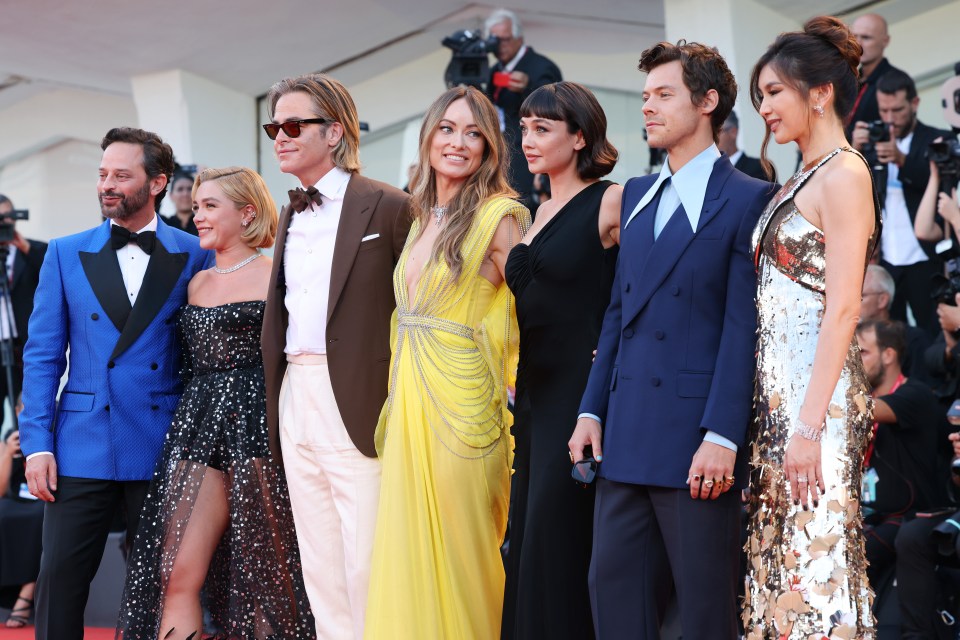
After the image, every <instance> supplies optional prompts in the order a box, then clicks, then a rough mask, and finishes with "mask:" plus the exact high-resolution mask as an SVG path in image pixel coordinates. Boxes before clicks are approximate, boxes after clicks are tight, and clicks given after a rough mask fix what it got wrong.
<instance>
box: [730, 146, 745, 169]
mask: <svg viewBox="0 0 960 640" xmlns="http://www.w3.org/2000/svg"><path fill="white" fill-rule="evenodd" d="M742 157H743V149H737V152H736V153H734V154H733V155H732V156H730V164H732V165H733V166H737V163H738V162H740V158H742Z"/></svg>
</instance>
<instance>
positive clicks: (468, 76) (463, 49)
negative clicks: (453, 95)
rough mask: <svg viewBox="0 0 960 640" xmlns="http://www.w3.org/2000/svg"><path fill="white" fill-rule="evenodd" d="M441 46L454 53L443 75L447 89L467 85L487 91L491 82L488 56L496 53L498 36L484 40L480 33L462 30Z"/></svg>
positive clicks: (446, 39) (450, 36)
mask: <svg viewBox="0 0 960 640" xmlns="http://www.w3.org/2000/svg"><path fill="white" fill-rule="evenodd" d="M440 44H442V45H443V46H445V47H446V48H448V49H450V50H451V51H453V57H452V58H451V59H450V64H448V65H447V69H446V71H444V73H443V80H444V82H446V83H447V88H448V89H449V88H450V87H456V86H459V85H466V86H470V87H476V88H477V89H480V90H481V91H485V90H486V86H487V83H489V82H490V62H489V59H488V58H487V55H488V54H491V53H496V51H497V47H498V46H499V45H500V39H499V38H497V37H496V36H490V37H488V38H486V39H484V37H483V34H481V33H480V32H479V31H471V30H469V29H462V30H460V31H457V32H455V33H453V34H452V35H449V36H447V37H446V38H444V39H443V40H441V41H440Z"/></svg>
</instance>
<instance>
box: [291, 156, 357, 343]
mask: <svg viewBox="0 0 960 640" xmlns="http://www.w3.org/2000/svg"><path fill="white" fill-rule="evenodd" d="M349 183H350V174H349V173H348V172H346V171H344V170H343V169H340V168H339V167H334V168H333V169H331V170H330V171H328V172H327V173H326V175H324V176H323V177H322V178H320V180H319V181H318V182H317V184H316V185H314V186H315V187H316V188H317V191H319V192H320V196H321V198H322V203H321V204H320V205H317V204H316V203H315V202H311V203H310V207H309V208H307V209H305V210H304V211H302V212H301V213H297V212H295V211H294V212H291V220H290V228H289V229H288V231H287V241H286V244H285V245H284V248H283V273H284V277H285V278H286V282H287V293H286V295H285V296H284V299H283V302H284V305H286V307H287V313H288V314H289V322H288V323H287V345H286V347H285V348H284V351H285V352H286V353H287V354H289V355H307V354H325V353H326V352H327V306H328V305H329V298H330V270H331V268H332V266H333V248H334V245H335V244H336V241H337V228H338V227H339V226H340V212H341V211H342V210H343V197H344V195H345V194H346V192H347V185H348V184H349Z"/></svg>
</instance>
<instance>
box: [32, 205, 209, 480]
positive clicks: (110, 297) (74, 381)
mask: <svg viewBox="0 0 960 640" xmlns="http://www.w3.org/2000/svg"><path fill="white" fill-rule="evenodd" d="M207 260H208V252H207V251H204V250H202V249H200V243H199V240H198V239H197V238H195V237H194V236H191V235H189V234H186V233H184V232H182V231H179V230H177V229H173V228H171V227H170V226H168V225H166V224H163V223H162V222H161V223H160V224H158V225H157V245H156V248H155V249H154V252H153V254H151V256H150V262H149V265H148V267H147V271H146V274H145V275H144V278H143V285H142V286H141V288H140V293H139V294H138V295H137V301H136V304H134V305H133V306H132V307H131V305H130V302H129V300H128V297H127V293H126V288H125V287H124V284H123V276H122V274H121V272H120V265H119V263H118V262H117V254H116V251H114V250H113V249H112V248H111V246H110V222H109V221H106V222H104V223H103V224H101V225H100V226H99V227H96V228H94V229H90V230H88V231H84V232H82V233H78V234H76V235H72V236H67V237H65V238H59V239H57V240H54V241H53V242H51V243H50V246H49V248H48V249H47V255H46V259H45V260H44V262H43V267H42V268H41V269H40V285H39V286H38V288H37V293H36V298H35V304H34V311H33V314H32V315H31V316H30V337H29V339H28V340H27V344H26V347H25V349H24V354H23V361H24V385H23V413H22V414H21V415H20V434H21V435H20V437H21V446H22V449H23V452H24V454H25V455H30V454H32V453H36V452H38V451H51V452H53V454H54V455H55V456H56V461H57V471H58V473H59V475H63V476H71V477H79V478H95V479H101V480H149V479H150V478H151V477H152V475H153V470H154V466H155V465H156V462H157V457H158V455H159V453H160V448H161V445H162V443H163V438H164V435H165V434H166V432H167V430H168V429H169V427H170V422H171V419H172V417H173V411H174V408H175V407H176V405H177V401H178V400H179V398H180V393H181V390H182V388H181V384H180V379H179V372H178V368H179V346H178V342H177V336H176V315H177V311H178V310H179V309H180V307H181V306H182V305H183V304H184V303H185V302H186V298H187V283H188V282H189V281H190V279H191V278H192V277H193V275H194V274H195V273H197V271H199V270H201V269H202V268H203V267H204V266H205V264H206V262H207ZM68 348H69V364H70V374H69V376H68V379H67V383H66V385H65V386H64V388H63V392H62V393H61V394H60V402H59V406H58V404H57V402H56V398H57V391H58V389H59V388H60V378H61V376H62V375H63V372H64V369H65V368H66V365H67V349H68Z"/></svg>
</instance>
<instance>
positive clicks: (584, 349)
mask: <svg viewBox="0 0 960 640" xmlns="http://www.w3.org/2000/svg"><path fill="white" fill-rule="evenodd" d="M520 116H521V121H520V131H521V134H522V136H523V151H524V155H525V156H526V158H527V164H528V166H529V168H530V171H531V173H534V174H546V175H547V176H549V178H550V185H551V191H552V198H551V199H550V200H548V201H547V202H545V203H543V204H541V205H540V208H539V209H538V210H537V217H536V220H535V221H534V223H533V226H532V227H531V228H530V230H529V231H528V232H527V234H526V236H524V238H523V240H522V242H521V243H520V244H518V245H517V246H516V247H514V249H513V251H511V253H510V256H509V258H508V259H507V264H506V269H505V271H506V280H507V284H508V285H509V286H510V289H511V290H512V291H513V293H514V295H515V297H516V305H517V320H518V322H519V325H520V365H519V371H518V374H517V397H516V405H515V412H516V422H515V424H514V429H513V432H514V435H515V437H516V458H515V461H514V469H515V471H516V472H515V475H514V478H513V488H512V495H511V501H510V504H511V511H512V512H511V519H510V546H509V551H508V557H507V587H506V597H505V600H504V607H503V611H504V614H503V627H502V634H501V635H502V637H503V638H518V639H520V638H532V637H543V638H551V639H560V638H576V640H584V639H586V638H592V637H593V634H594V631H593V622H592V619H591V616H590V599H589V593H588V592H587V570H588V568H589V566H590V549H591V546H592V538H593V502H594V489H593V486H592V485H590V486H588V487H586V488H583V487H581V486H578V485H577V483H575V482H574V481H573V480H572V479H571V477H570V461H569V458H568V451H567V440H568V439H569V437H570V432H571V429H572V428H573V425H574V424H576V421H577V410H578V406H579V403H580V397H581V395H582V394H583V389H584V386H586V382H587V376H588V375H589V373H590V365H591V363H592V361H593V351H594V349H596V345H597V341H598V339H599V336H600V326H601V324H602V322H603V314H604V311H605V310H606V308H607V305H608V304H609V301H610V289H611V286H612V284H613V275H614V266H615V264H616V260H617V250H618V246H617V244H618V242H619V238H620V197H621V193H622V189H621V188H620V186H619V185H615V184H613V183H612V182H609V181H606V180H600V178H602V177H603V176H605V175H607V174H608V173H610V171H611V170H613V167H614V165H616V162H617V150H616V149H615V148H614V147H613V145H612V144H610V142H609V141H608V140H607V135H606V130H607V118H606V116H605V115H604V113H603V109H602V108H601V107H600V104H599V103H598V102H597V99H596V97H594V95H593V94H592V93H591V92H590V91H589V90H588V89H586V88H585V87H583V86H581V85H579V84H576V83H573V82H557V83H554V84H548V85H546V86H544V87H541V88H539V89H537V90H536V91H534V92H533V93H532V94H530V96H529V97H528V98H527V99H526V100H525V101H524V103H523V105H522V106H521V109H520Z"/></svg>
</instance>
